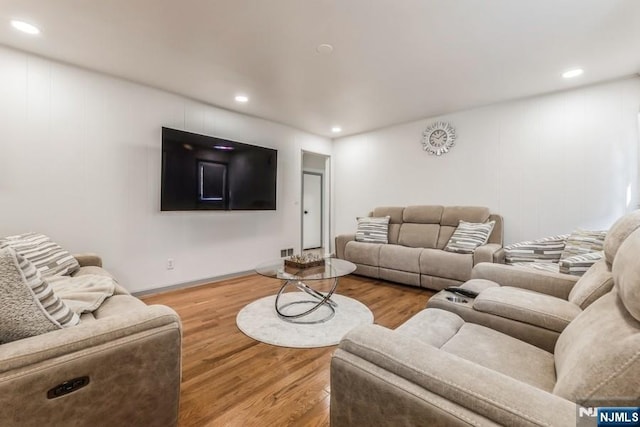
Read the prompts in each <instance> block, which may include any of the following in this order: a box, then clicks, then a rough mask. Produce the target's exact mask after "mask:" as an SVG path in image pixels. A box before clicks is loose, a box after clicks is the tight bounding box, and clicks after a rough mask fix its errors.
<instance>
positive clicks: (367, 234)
mask: <svg viewBox="0 0 640 427" xmlns="http://www.w3.org/2000/svg"><path fill="white" fill-rule="evenodd" d="M390 219H391V217H390V216H385V217H370V216H367V217H361V218H358V229H357V230H356V242H366V243H385V244H386V243H389V220H390Z"/></svg>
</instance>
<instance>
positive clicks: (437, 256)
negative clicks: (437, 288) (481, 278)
mask: <svg viewBox="0 0 640 427" xmlns="http://www.w3.org/2000/svg"><path fill="white" fill-rule="evenodd" d="M472 268H473V255H472V254H457V253H454V252H446V251H441V250H440V249H424V250H423V251H422V253H421V254H420V273H422V274H426V275H429V276H436V277H444V278H447V279H453V280H458V281H461V282H464V281H466V280H469V278H470V277H471V269H472Z"/></svg>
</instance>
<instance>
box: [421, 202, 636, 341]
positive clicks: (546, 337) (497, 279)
mask: <svg viewBox="0 0 640 427" xmlns="http://www.w3.org/2000/svg"><path fill="white" fill-rule="evenodd" d="M638 228H640V210H637V211H635V212H633V213H630V214H628V215H625V216H624V217H622V218H620V219H619V220H618V221H616V223H615V224H614V225H613V226H612V227H611V230H610V231H609V233H608V235H607V237H606V239H605V245H604V246H605V247H604V251H605V253H604V258H603V259H601V260H600V261H598V262H596V263H595V264H594V265H592V266H591V268H590V269H589V270H587V272H586V273H585V274H584V275H583V276H581V277H577V276H571V275H565V274H559V273H549V272H543V271H541V270H535V269H521V268H518V267H512V266H508V265H502V264H500V265H498V264H485V263H483V264H478V265H477V266H476V267H474V270H473V272H472V273H471V275H472V277H474V278H473V279H471V280H469V281H467V282H465V283H464V284H463V285H462V286H461V288H463V289H469V290H472V291H475V292H479V295H478V296H477V297H476V298H469V297H463V298H459V299H458V300H456V301H452V300H451V299H452V296H454V295H453V294H452V293H450V292H447V291H441V292H439V293H438V294H436V295H434V296H433V297H431V298H430V299H429V301H428V302H427V308H441V309H443V310H447V311H451V312H453V313H456V314H458V315H459V316H460V317H462V318H463V319H464V320H465V321H467V322H473V323H477V324H480V325H484V326H487V327H490V328H492V329H495V330H497V331H500V332H503V333H506V334H508V335H510V336H512V337H515V338H518V339H521V340H523V341H526V342H528V343H530V344H533V345H535V346H537V347H540V348H542V349H543V350H547V351H550V352H552V351H553V349H554V347H555V345H556V341H557V339H558V337H559V336H560V333H561V332H562V331H563V330H564V328H566V327H567V325H568V324H569V323H570V322H571V321H572V320H573V319H574V318H575V317H576V316H577V315H578V314H580V312H581V311H582V310H584V309H586V308H587V307H588V306H590V305H591V304H592V303H593V302H595V301H596V300H597V299H599V298H600V297H602V296H603V295H605V294H606V293H608V292H609V291H610V290H611V288H612V287H613V275H612V272H611V266H612V264H613V262H614V260H615V257H616V254H617V251H618V249H619V247H620V245H621V244H622V242H623V241H624V240H625V239H626V238H627V237H628V236H629V235H630V234H631V233H632V232H633V231H635V230H636V229H638ZM572 277H577V278H578V280H577V281H576V282H573V281H572V280H571V278H572ZM523 286H525V287H526V288H525V289H523V288H522V287H523ZM549 294H551V295H549Z"/></svg>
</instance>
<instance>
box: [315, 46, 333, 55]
mask: <svg viewBox="0 0 640 427" xmlns="http://www.w3.org/2000/svg"><path fill="white" fill-rule="evenodd" d="M316 52H318V53H319V54H320V55H329V54H330V53H331V52H333V46H331V45H330V44H321V45H318V47H317V48H316Z"/></svg>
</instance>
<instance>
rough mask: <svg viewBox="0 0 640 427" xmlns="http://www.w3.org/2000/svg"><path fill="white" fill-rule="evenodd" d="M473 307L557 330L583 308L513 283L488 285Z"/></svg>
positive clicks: (560, 330) (560, 329)
mask: <svg viewBox="0 0 640 427" xmlns="http://www.w3.org/2000/svg"><path fill="white" fill-rule="evenodd" d="M473 309H474V310H477V311H482V312H484V313H490V314H495V315H496V316H500V317H506V318H508V319H513V320H516V321H518V322H523V323H528V324H530V325H535V326H539V327H541V328H544V329H550V330H552V331H556V332H562V331H563V330H564V329H565V328H566V327H567V325H568V324H569V323H570V322H571V321H572V320H573V319H575V318H576V316H577V315H578V314H580V313H581V312H582V310H581V309H580V307H578V306H577V305H576V304H573V303H571V302H569V301H565V300H563V299H560V298H556V297H552V296H550V295H546V294H542V293H539V292H533V291H529V290H526V289H520V288H513V287H510V286H501V287H496V288H489V289H485V290H484V291H482V292H481V293H480V295H478V296H477V297H476V298H475V300H474V302H473Z"/></svg>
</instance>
